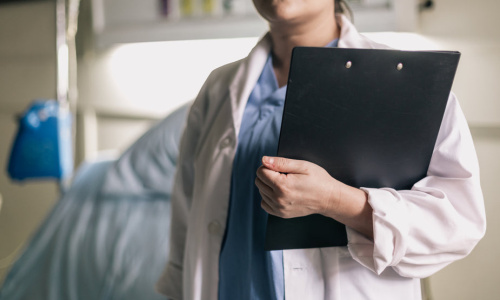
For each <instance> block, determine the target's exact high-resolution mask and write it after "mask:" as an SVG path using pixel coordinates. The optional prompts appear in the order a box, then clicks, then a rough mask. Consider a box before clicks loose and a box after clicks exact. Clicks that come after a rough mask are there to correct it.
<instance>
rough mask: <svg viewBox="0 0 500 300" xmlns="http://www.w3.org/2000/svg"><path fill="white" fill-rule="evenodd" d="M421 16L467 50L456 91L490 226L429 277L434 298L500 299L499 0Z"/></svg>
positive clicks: (453, 5) (440, 3) (448, 43)
mask: <svg viewBox="0 0 500 300" xmlns="http://www.w3.org/2000/svg"><path fill="white" fill-rule="evenodd" d="M434 2H435V8H434V9H433V10H430V11H427V12H424V13H422V14H421V16H420V33H421V34H423V35H425V36H426V37H428V38H429V39H431V40H433V41H434V42H436V43H437V44H439V46H440V47H441V48H442V49H449V50H459V51H461V52H462V58H461V61H460V65H459V69H458V72H457V76H456V80H455V84H454V88H453V89H454V91H455V93H456V94H457V96H458V98H459V100H460V103H461V105H462V108H463V110H464V112H465V114H466V117H467V120H468V122H469V125H470V127H471V131H472V134H473V138H474V142H475V145H476V151H477V154H478V158H479V163H480V167H481V176H482V177H481V184H482V187H483V193H484V198H485V205H486V215H487V222H488V228H487V233H486V236H485V238H484V239H483V240H482V241H481V242H480V243H479V244H478V246H477V247H476V249H475V250H474V251H473V252H472V253H471V254H470V256H468V257H467V258H465V259H464V260H461V261H458V262H455V263H453V264H452V265H450V266H448V267H447V268H445V269H444V270H442V271H440V272H439V273H437V274H436V275H434V276H432V277H431V279H430V286H431V292H432V295H433V299H439V300H446V299H450V300H451V299H453V300H460V299H464V300H465V299H485V300H486V299H498V295H499V294H500V285H499V284H498V278H500V260H498V257H497V255H498V253H499V252H500V222H499V218H498V212H499V211H500V203H499V202H498V201H497V186H498V183H497V182H498V179H499V178H500V158H499V156H498V154H499V153H500V116H499V115H500V101H499V95H500V85H499V84H498V78H500V31H499V30H498V29H499V28H500V20H499V19H498V17H497V14H498V11H500V1H497V0H476V1H466V0H459V1H458V0H435V1H434Z"/></svg>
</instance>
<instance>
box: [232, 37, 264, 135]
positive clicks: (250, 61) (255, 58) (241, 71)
mask: <svg viewBox="0 0 500 300" xmlns="http://www.w3.org/2000/svg"><path fill="white" fill-rule="evenodd" d="M270 51H271V37H270V35H269V33H268V34H266V35H265V36H264V37H263V38H262V39H261V40H260V41H259V42H258V43H257V45H256V46H255V47H254V48H253V49H252V51H251V52H250V54H249V55H248V56H247V58H245V59H244V60H243V62H242V64H240V66H239V67H238V70H237V71H236V75H235V76H234V80H233V81H232V82H231V84H230V86H229V96H230V98H231V109H232V115H233V125H234V129H235V134H236V136H238V134H239V131H240V126H241V120H242V118H243V111H244V109H245V106H246V103H247V101H248V97H249V96H250V93H251V92H252V90H253V88H254V87H255V84H256V83H257V80H258V79H259V76H260V74H261V73H262V69H263V68H264V65H265V63H266V60H267V57H268V55H269V52H270Z"/></svg>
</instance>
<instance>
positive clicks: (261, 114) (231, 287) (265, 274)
mask: <svg viewBox="0 0 500 300" xmlns="http://www.w3.org/2000/svg"><path fill="white" fill-rule="evenodd" d="M337 41H338V40H335V41H332V42H331V43H329V44H328V45H327V47H336V46H337ZM285 94H286V86H284V87H281V88H279V87H278V82H277V80H276V77H275V75H274V71H273V63H272V56H271V55H269V57H268V59H267V61H266V64H265V66H264V69H263V70H262V74H261V75H260V77H259V80H258V81H257V84H256V85H255V87H254V89H253V91H252V93H251V94H250V97H249V99H248V103H247V105H246V107H245V111H244V113H243V120H242V124H241V128H240V132H239V135H238V146H237V149H236V155H235V158H234V163H233V173H232V178H231V196H230V206H229V214H228V219H227V228H226V233H225V237H224V241H223V244H222V251H221V254H220V261H219V300H234V299H238V300H247V299H248V300H283V299H284V275H283V251H281V250H280V251H264V240H265V232H266V224H267V213H266V212H265V211H264V210H263V209H262V208H261V206H260V202H261V196H260V193H259V190H258V189H257V187H256V185H255V178H256V171H257V169H258V168H259V167H260V166H261V159H262V156H264V155H270V156H275V155H276V153H277V151H278V139H279V132H280V128H281V119H282V114H283V104H284V102H285Z"/></svg>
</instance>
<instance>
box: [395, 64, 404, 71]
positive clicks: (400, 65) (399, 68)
mask: <svg viewBox="0 0 500 300" xmlns="http://www.w3.org/2000/svg"><path fill="white" fill-rule="evenodd" d="M396 69H398V71H401V70H402V69H403V64H402V63H399V64H398V66H397V67H396Z"/></svg>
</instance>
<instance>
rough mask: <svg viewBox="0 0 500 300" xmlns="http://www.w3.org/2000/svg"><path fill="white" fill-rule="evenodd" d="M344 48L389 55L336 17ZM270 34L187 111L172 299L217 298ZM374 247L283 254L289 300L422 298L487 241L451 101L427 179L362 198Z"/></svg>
mask: <svg viewBox="0 0 500 300" xmlns="http://www.w3.org/2000/svg"><path fill="white" fill-rule="evenodd" d="M337 19H338V22H339V25H340V26H341V34H340V39H339V44H338V46H339V47H342V48H386V47H385V46H383V45H379V44H376V43H375V42H373V41H370V40H369V39H367V38H366V37H364V36H362V35H360V34H359V33H358V32H357V31H356V29H355V28H354V27H353V25H352V24H351V23H350V22H349V20H348V19H347V18H346V17H344V16H342V15H339V16H337ZM270 47H271V44H270V37H269V35H266V36H265V37H264V38H263V39H262V40H260V41H259V43H258V44H257V45H256V46H255V48H254V49H253V50H252V51H251V53H250V54H249V55H248V57H246V58H245V59H242V60H240V61H237V62H234V63H231V64H228V65H226V66H223V67H221V68H219V69H217V70H215V71H213V72H212V74H211V75H210V76H209V77H208V79H207V81H206V82H205V84H204V86H203V87H202V89H201V91H200V93H199V95H198V97H197V99H196V100H195V102H194V104H193V105H192V107H191V110H190V112H189V115H188V119H187V127H186V130H185V132H184V135H183V138H182V141H181V146H180V157H179V163H178V170H177V174H176V181H175V184H174V191H173V195H172V227H171V245H170V252H169V262H168V263H167V266H166V268H165V271H164V273H163V274H162V277H161V278H160V279H159V281H158V283H157V289H158V291H159V292H161V293H163V294H165V295H167V297H169V298H172V299H179V300H180V299H189V300H191V299H193V300H194V299H196V300H207V299H217V296H218V278H219V274H218V272H219V255H220V251H221V245H222V240H223V236H224V232H225V227H226V220H227V213H228V206H229V194H230V182H231V170H232V165H233V159H234V155H235V151H236V145H237V137H238V131H239V128H240V124H241V119H242V116H243V110H244V108H245V105H246V101H247V100H248V97H249V95H250V92H251V91H252V89H253V87H254V86H255V84H256V82H257V80H258V78H259V76H260V74H261V72H262V69H263V67H264V64H265V62H266V59H267V56H268V54H269V51H270ZM365 191H366V192H367V193H368V201H369V203H370V205H371V206H372V208H373V227H374V241H371V240H369V239H367V238H365V237H364V236H363V235H361V234H359V233H358V232H356V231H354V230H352V229H350V228H347V235H348V246H347V247H333V248H322V249H299V250H284V251H283V264H284V276H285V298H286V299H287V300H292V299H298V300H299V299H300V300H305V299H332V300H350V299H352V300H359V299H384V300H389V299H394V300H401V299H405V300H410V299H420V298H421V295H420V281H419V278H423V277H427V276H429V275H431V274H433V273H435V272H436V271H438V270H440V269H441V268H443V267H445V266H446V265H448V264H449V263H451V262H453V261H455V260H458V259H460V258H463V257H465V256H466V255H467V254H468V253H469V252H470V251H471V250H472V249H473V247H474V246H475V245H476V244H477V242H478V241H479V240H480V239H481V237H482V236H483V235H484V232H485V227H486V225H485V224H486V222H485V212H484V204H483V198H482V193H481V188H480V185H479V169H478V164H477V159H476V154H475V150H474V146H473V143H472V139H471V136H470V132H469V129H468V127H467V123H466V121H465V118H464V116H463V114H462V111H461V110H460V107H459V104H458V102H457V100H456V98H455V96H454V95H453V94H451V95H450V97H449V100H448V105H447V108H446V111H445V115H444V118H443V122H442V125H441V129H440V132H439V135H438V138H437V142H436V145H435V149H434V153H433V156H432V159H431V163H430V167H429V170H428V174H427V177H425V178H424V179H422V180H420V181H419V182H417V183H416V184H415V185H414V187H413V188H412V189H411V190H406V191H396V190H393V189H390V188H382V189H365Z"/></svg>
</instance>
